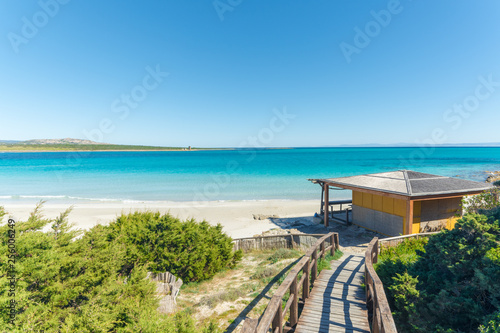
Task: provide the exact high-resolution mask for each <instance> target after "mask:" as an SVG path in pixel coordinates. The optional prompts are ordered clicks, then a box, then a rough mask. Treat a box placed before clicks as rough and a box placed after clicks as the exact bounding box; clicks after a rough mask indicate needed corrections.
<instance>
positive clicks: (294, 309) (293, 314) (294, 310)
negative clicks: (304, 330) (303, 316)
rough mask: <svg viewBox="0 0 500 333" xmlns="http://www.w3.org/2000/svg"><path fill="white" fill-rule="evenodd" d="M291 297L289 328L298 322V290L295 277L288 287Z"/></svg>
mask: <svg viewBox="0 0 500 333" xmlns="http://www.w3.org/2000/svg"><path fill="white" fill-rule="evenodd" d="M291 295H293V301H292V305H291V306H290V326H291V327H294V326H295V325H297V323H298V322H299V288H298V286H297V277H295V278H294V279H293V282H292V285H291V286H290V296H291Z"/></svg>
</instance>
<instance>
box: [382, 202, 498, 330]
mask: <svg viewBox="0 0 500 333" xmlns="http://www.w3.org/2000/svg"><path fill="white" fill-rule="evenodd" d="M482 212H483V214H476V213H469V214H467V215H465V216H464V217H462V218H461V219H459V220H458V221H457V224H456V225H455V228H454V229H453V230H450V231H442V232H441V233H439V234H436V235H434V236H431V237H429V239H428V240H427V239H419V240H406V241H405V242H403V243H402V244H400V245H399V246H397V247H395V248H388V249H384V250H383V251H382V252H381V255H380V257H379V263H378V264H377V265H376V270H377V273H378V274H379V276H380V278H381V280H382V282H383V283H384V286H385V288H386V292H387V295H388V299H389V302H390V305H391V309H392V310H393V313H394V319H395V321H396V326H397V328H398V331H399V332H478V331H480V332H500V330H499V328H500V246H499V244H500V224H499V218H500V210H499V209H498V208H494V209H492V210H489V211H486V210H484V209H482Z"/></svg>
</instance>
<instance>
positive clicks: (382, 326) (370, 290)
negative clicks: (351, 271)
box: [365, 237, 397, 333]
mask: <svg viewBox="0 0 500 333" xmlns="http://www.w3.org/2000/svg"><path fill="white" fill-rule="evenodd" d="M378 252H379V249H378V238H377V237H375V238H374V239H372V241H371V242H370V244H369V245H368V249H366V253H365V286H366V307H367V308H368V312H369V313H370V314H371V322H370V324H371V327H372V330H371V331H372V332H374V333H379V332H386V333H397V330H396V324H394V319H393V318H392V313H391V308H390V307H389V303H388V302H387V297H386V296H385V291H384V285H383V284H382V281H380V278H379V277H378V275H377V273H375V269H374V268H373V264H375V263H377V260H378ZM369 317H370V316H369Z"/></svg>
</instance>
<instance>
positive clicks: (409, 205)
mask: <svg viewBox="0 0 500 333" xmlns="http://www.w3.org/2000/svg"><path fill="white" fill-rule="evenodd" d="M412 229H413V200H411V199H410V198H408V200H407V201H406V226H404V227H403V233H404V234H405V235H410V234H411V233H412Z"/></svg>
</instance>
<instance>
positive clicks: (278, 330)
mask: <svg viewBox="0 0 500 333" xmlns="http://www.w3.org/2000/svg"><path fill="white" fill-rule="evenodd" d="M326 242H329V243H330V245H329V246H326V244H325V243H326ZM338 248H339V235H338V234H337V233H336V232H332V233H329V234H327V235H325V236H323V237H321V238H320V239H318V241H317V242H316V244H314V245H313V246H312V247H311V248H310V249H309V250H308V251H307V253H306V254H305V255H304V256H303V257H302V259H300V261H299V262H298V263H297V264H295V266H294V267H293V268H292V270H290V272H288V275H287V277H286V278H285V280H284V281H283V283H282V284H281V285H280V286H279V287H278V290H276V292H275V293H274V295H273V297H272V298H271V300H270V301H269V304H268V305H267V308H266V310H265V311H264V313H263V314H262V316H261V318H260V320H256V319H251V318H248V319H246V320H245V323H244V325H243V329H242V332H243V333H264V332H266V333H267V332H269V328H270V327H271V329H272V332H273V333H283V331H284V329H291V328H293V327H295V326H296V325H297V322H298V321H299V307H298V305H299V296H300V290H301V289H302V301H304V302H305V300H306V299H307V298H308V297H309V291H310V289H311V286H312V284H314V281H315V280H316V277H317V275H318V258H322V257H323V256H324V255H325V254H326V252H327V251H330V253H331V254H332V255H333V254H334V253H335V250H337V249H338ZM318 250H319V252H318ZM300 272H302V276H301V278H300V280H299V273H300ZM287 291H290V297H289V298H288V301H287V302H286V304H285V307H284V309H282V304H283V297H284V296H285V294H286V292H287ZM288 311H290V316H289V320H288V323H286V322H285V317H286V314H287V313H288ZM285 324H287V325H286V327H285Z"/></svg>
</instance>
